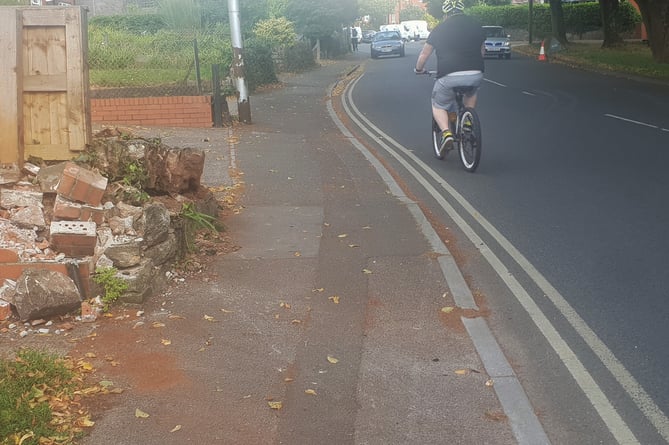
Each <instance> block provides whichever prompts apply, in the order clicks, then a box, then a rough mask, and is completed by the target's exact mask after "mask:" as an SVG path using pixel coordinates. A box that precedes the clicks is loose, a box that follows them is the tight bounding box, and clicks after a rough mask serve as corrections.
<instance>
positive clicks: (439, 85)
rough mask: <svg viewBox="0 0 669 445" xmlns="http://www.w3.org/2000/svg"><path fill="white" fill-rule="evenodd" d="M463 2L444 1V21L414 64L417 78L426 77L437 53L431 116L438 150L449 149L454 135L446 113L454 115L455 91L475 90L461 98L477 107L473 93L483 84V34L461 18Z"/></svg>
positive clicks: (475, 24)
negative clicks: (438, 136)
mask: <svg viewBox="0 0 669 445" xmlns="http://www.w3.org/2000/svg"><path fill="white" fill-rule="evenodd" d="M464 9H465V6H464V4H463V3H462V0H446V1H444V4H443V5H442V7H441V10H442V11H443V12H444V15H445V18H444V21H442V22H441V23H440V24H439V25H437V27H435V28H434V29H433V30H432V31H431V32H430V36H429V37H428V38H427V41H426V42H425V45H424V46H423V49H422V50H421V52H420V55H419V56H418V60H417V61H416V68H415V70H414V71H415V72H416V74H423V73H425V64H426V63H427V59H428V58H429V57H430V55H432V52H433V51H436V52H437V81H436V82H435V83H434V88H433V89H432V116H434V120H435V121H436V122H437V124H438V125H439V129H440V130H441V148H442V150H443V149H444V148H446V149H450V148H451V146H452V145H453V133H452V132H451V129H450V126H449V113H455V111H456V104H455V91H454V90H453V88H454V87H461V86H471V87H474V88H473V90H472V92H471V93H468V94H467V95H466V96H465V97H464V104H465V106H466V107H469V108H474V107H475V106H476V93H477V90H478V87H479V86H480V85H481V82H482V81H483V48H484V47H483V42H484V41H485V33H484V32H483V28H482V27H481V24H480V23H479V22H477V21H476V20H475V19H474V18H473V17H470V16H467V15H465V14H463V11H464Z"/></svg>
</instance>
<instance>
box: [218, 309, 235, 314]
mask: <svg viewBox="0 0 669 445" xmlns="http://www.w3.org/2000/svg"><path fill="white" fill-rule="evenodd" d="M221 312H223V313H224V314H232V313H233V312H234V311H229V310H227V309H221Z"/></svg>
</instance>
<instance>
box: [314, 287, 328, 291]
mask: <svg viewBox="0 0 669 445" xmlns="http://www.w3.org/2000/svg"><path fill="white" fill-rule="evenodd" d="M324 290H325V289H323V288H322V287H319V288H318V289H311V292H323V291H324Z"/></svg>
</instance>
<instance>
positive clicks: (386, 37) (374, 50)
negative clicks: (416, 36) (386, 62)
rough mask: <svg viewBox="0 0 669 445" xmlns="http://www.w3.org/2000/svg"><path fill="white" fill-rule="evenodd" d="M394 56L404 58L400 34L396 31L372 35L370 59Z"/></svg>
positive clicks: (402, 41)
mask: <svg viewBox="0 0 669 445" xmlns="http://www.w3.org/2000/svg"><path fill="white" fill-rule="evenodd" d="M394 54H396V55H398V56H400V57H404V40H403V39H402V36H401V35H400V33H399V32H397V31H379V32H377V33H376V34H374V38H373V39H372V44H371V56H372V59H376V58H377V57H379V56H390V55H394Z"/></svg>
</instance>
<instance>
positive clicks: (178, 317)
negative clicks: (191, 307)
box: [167, 314, 186, 320]
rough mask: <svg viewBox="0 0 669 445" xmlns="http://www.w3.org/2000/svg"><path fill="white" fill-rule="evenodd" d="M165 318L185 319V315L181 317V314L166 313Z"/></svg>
mask: <svg viewBox="0 0 669 445" xmlns="http://www.w3.org/2000/svg"><path fill="white" fill-rule="evenodd" d="M167 318H169V319H170V320H185V319H186V317H182V316H181V315H174V314H172V315H168V316H167Z"/></svg>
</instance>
